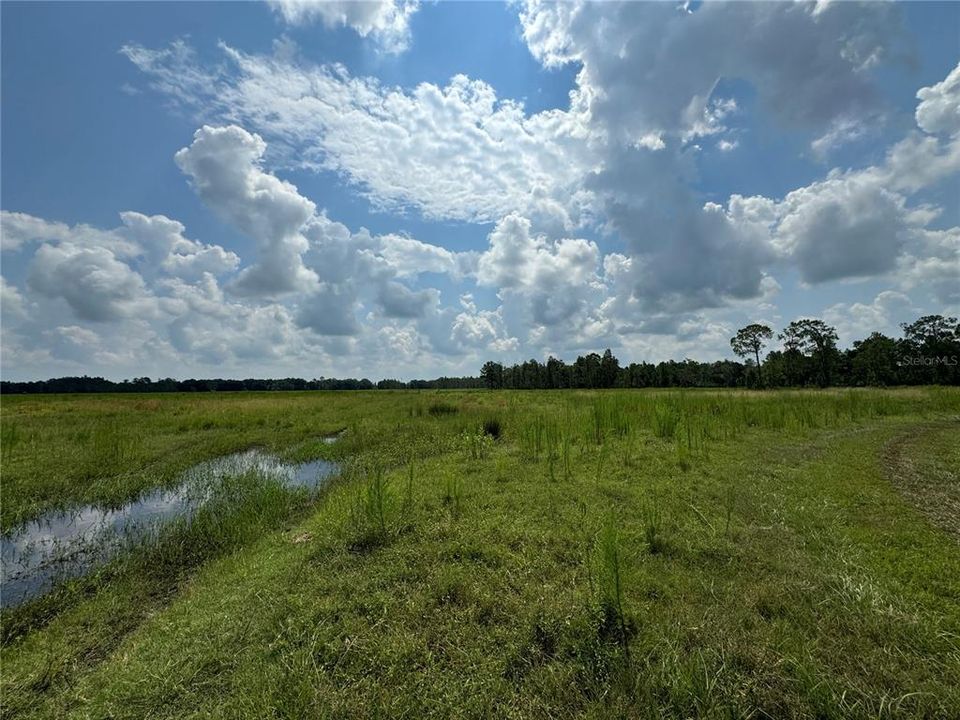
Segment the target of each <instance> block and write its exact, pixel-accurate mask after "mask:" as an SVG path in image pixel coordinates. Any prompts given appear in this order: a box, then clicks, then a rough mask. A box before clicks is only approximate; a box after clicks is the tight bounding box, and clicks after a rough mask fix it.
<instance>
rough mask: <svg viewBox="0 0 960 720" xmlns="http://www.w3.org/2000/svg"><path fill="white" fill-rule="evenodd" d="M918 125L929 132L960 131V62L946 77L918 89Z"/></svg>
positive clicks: (955, 132)
mask: <svg viewBox="0 0 960 720" xmlns="http://www.w3.org/2000/svg"><path fill="white" fill-rule="evenodd" d="M917 99H919V100H920V103H919V104H918V105H917V114H916V115H917V125H918V126H919V127H920V128H921V129H923V130H925V131H926V132H928V133H946V134H949V135H955V134H957V133H958V132H960V63H958V64H957V66H956V67H955V68H954V69H953V70H952V71H951V72H950V74H949V75H947V77H946V79H944V80H943V81H941V82H938V83H937V84H936V85H931V86H930V87H924V88H920V90H918V91H917Z"/></svg>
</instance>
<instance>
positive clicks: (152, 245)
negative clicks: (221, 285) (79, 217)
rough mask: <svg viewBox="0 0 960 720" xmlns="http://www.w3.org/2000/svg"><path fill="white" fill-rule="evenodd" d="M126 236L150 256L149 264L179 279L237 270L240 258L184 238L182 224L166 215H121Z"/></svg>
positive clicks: (227, 251)
mask: <svg viewBox="0 0 960 720" xmlns="http://www.w3.org/2000/svg"><path fill="white" fill-rule="evenodd" d="M120 219H121V220H122V221H123V225H124V228H123V230H122V232H123V234H124V236H125V237H127V238H129V239H130V241H131V242H133V243H135V244H136V245H137V246H138V247H139V248H140V249H141V250H142V251H143V252H144V253H146V255H147V259H148V261H149V262H151V263H153V264H155V265H159V267H160V268H162V269H163V270H164V271H165V272H167V273H168V274H170V275H176V276H178V277H186V278H197V277H200V276H201V275H203V274H204V273H211V274H213V275H221V274H224V273H229V272H231V271H233V270H236V268H237V266H238V265H239V264H240V257H239V256H238V255H237V254H236V253H234V252H231V251H229V250H225V249H224V248H222V247H221V246H219V245H205V244H203V243H200V242H196V241H195V240H190V239H189V238H187V237H185V236H184V234H183V233H184V231H185V230H186V228H185V227H184V226H183V224H182V223H180V222H178V221H176V220H171V219H170V218H168V217H165V216H164V215H153V216H147V215H143V214H141V213H138V212H131V211H128V212H123V213H120Z"/></svg>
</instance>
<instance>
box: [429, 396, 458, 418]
mask: <svg viewBox="0 0 960 720" xmlns="http://www.w3.org/2000/svg"><path fill="white" fill-rule="evenodd" d="M427 412H428V413H429V414H430V415H431V416H433V417H443V416H444V415H456V414H457V413H458V412H460V408H458V407H457V406H456V405H451V404H450V403H447V402H443V401H441V400H438V401H436V402H434V403H432V404H431V405H430V407H428V408H427Z"/></svg>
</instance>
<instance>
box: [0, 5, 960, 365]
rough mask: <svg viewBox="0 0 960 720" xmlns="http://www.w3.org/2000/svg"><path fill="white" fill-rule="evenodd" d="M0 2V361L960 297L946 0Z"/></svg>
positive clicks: (398, 342)
mask: <svg viewBox="0 0 960 720" xmlns="http://www.w3.org/2000/svg"><path fill="white" fill-rule="evenodd" d="M0 12H2V110H0V124H2V141H3V147H2V150H3V153H2V162H0V175H2V178H0V179H2V197H0V206H2V211H3V217H2V230H3V239H4V245H3V250H4V251H3V254H2V266H0V267H2V277H3V295H2V310H3V336H2V346H0V349H2V373H3V376H4V378H8V379H32V378H36V377H45V376H50V375H61V374H74V373H90V374H101V375H105V376H108V377H113V378H122V377H131V376H134V375H136V376H140V375H151V376H158V375H162V376H166V375H172V376H176V377H188V376H201V375H205V376H210V375H217V376H236V377H248V376H263V375H289V374H293V375H299V376H305V377H314V376H320V375H326V376H331V375H340V376H342V375H367V376H371V377H384V376H386V377H401V378H409V377H417V376H419V377H423V376H430V375H437V374H451V373H475V372H476V371H477V368H478V367H479V365H480V364H481V363H482V362H483V360H485V359H489V358H496V359H500V360H503V361H514V360H518V359H523V358H528V357H537V358H541V359H545V358H546V356H547V355H549V354H555V355H559V356H561V357H565V358H570V357H572V356H573V355H575V354H577V353H580V352H583V351H585V350H602V349H603V348H605V347H612V348H614V350H615V352H617V354H618V355H620V357H621V358H622V359H623V360H627V361H630V360H660V359H665V358H670V357H673V358H678V359H679V358H683V357H694V358H698V359H711V358H719V357H727V356H729V355H730V352H729V345H728V343H727V340H728V338H729V337H730V335H732V333H733V332H734V331H735V330H736V328H737V327H739V326H740V325H742V324H745V323H746V322H754V321H763V322H767V323H769V324H771V325H772V326H774V327H782V326H783V325H784V324H786V323H787V322H789V321H790V320H792V319H795V318H797V317H801V316H816V317H823V318H825V319H827V320H828V321H829V322H831V323H833V324H835V325H836V326H837V327H838V330H839V331H840V334H841V340H842V342H845V343H849V342H851V341H852V340H854V339H857V338H859V337H863V336H864V335H865V334H867V333H869V332H870V331H872V330H875V329H876V330H881V331H884V332H887V333H891V334H895V333H896V331H897V326H898V323H900V322H902V321H905V320H910V319H913V318H915V317H917V316H918V315H919V314H923V313H929V312H942V313H954V314H956V313H957V311H958V308H960V228H958V226H960V110H958V103H960V70H958V69H957V68H958V58H960V40H958V38H960V5H957V4H955V3H923V2H917V3H906V4H894V5H881V4H876V3H869V4H866V5H855V4H853V3H819V4H810V5H804V4H778V3H759V4H751V3H737V4H734V5H724V4H720V3H708V4H703V5H696V6H694V7H689V8H685V7H682V6H680V5H674V4H672V3H656V4H653V3H650V4H646V3H630V4H625V5H621V4H617V3H600V4H588V3H565V4H560V5H557V4H541V3H538V2H528V3H511V4H499V3H438V4H427V3H421V4H419V5H418V4H414V3H409V2H402V1H401V2H393V1H389V0H383V1H381V2H371V3H364V4H351V3H342V2H327V3H298V2H286V1H284V2H275V3H14V2H7V3H3V5H2V6H0ZM918 92H919V93H920V96H918Z"/></svg>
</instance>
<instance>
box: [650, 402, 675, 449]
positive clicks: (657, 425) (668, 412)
mask: <svg viewBox="0 0 960 720" xmlns="http://www.w3.org/2000/svg"><path fill="white" fill-rule="evenodd" d="M679 424H680V415H679V414H678V413H677V411H676V410H675V409H674V408H673V407H671V406H670V405H666V404H663V403H658V404H657V405H656V406H655V407H654V409H653V432H654V434H655V435H656V436H657V437H658V438H662V439H664V440H670V439H672V438H673V436H674V435H676V433H677V426H679Z"/></svg>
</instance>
